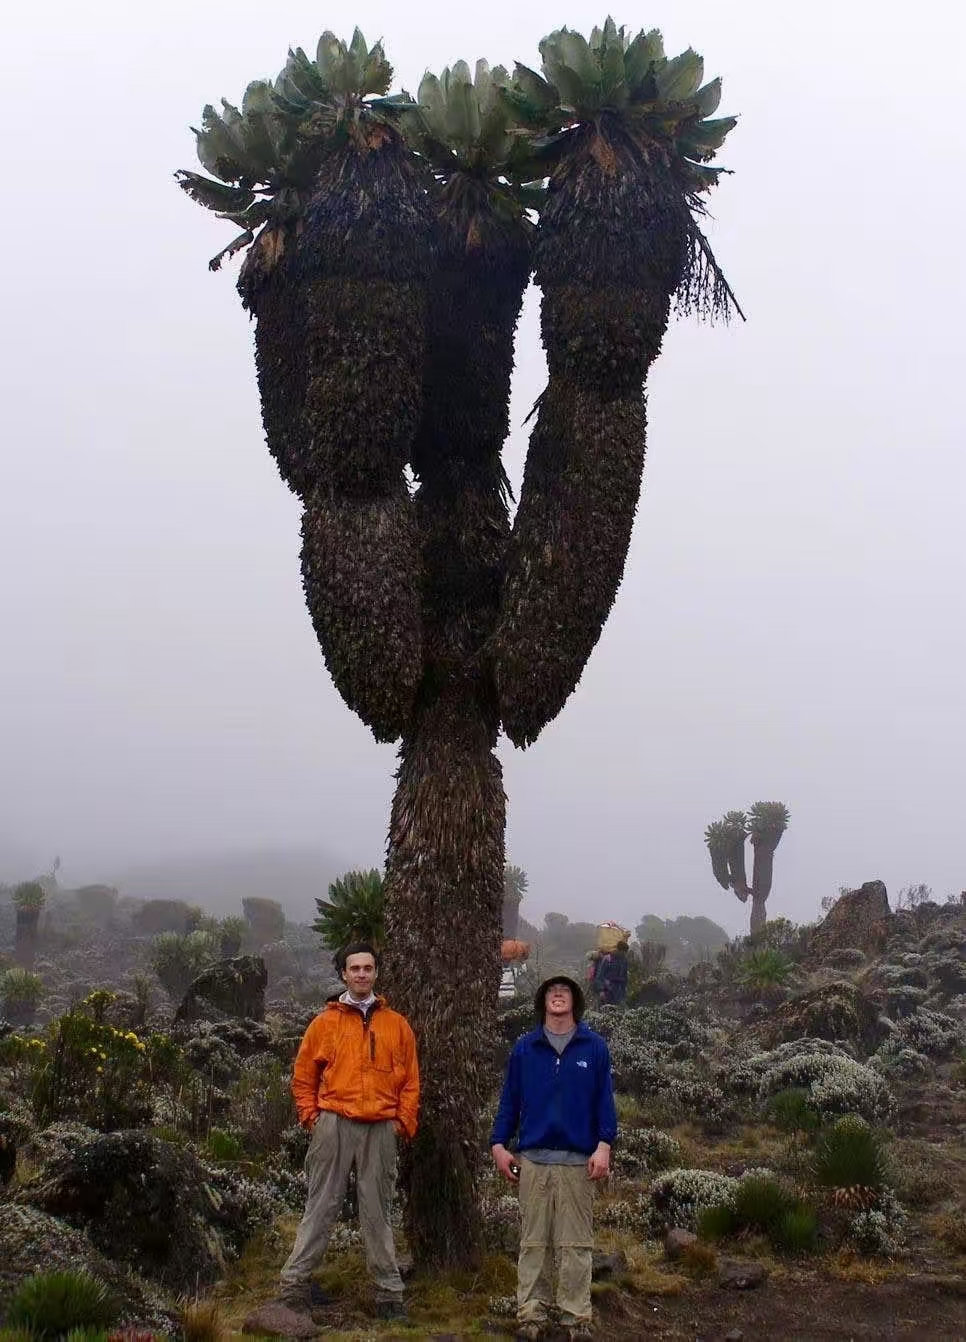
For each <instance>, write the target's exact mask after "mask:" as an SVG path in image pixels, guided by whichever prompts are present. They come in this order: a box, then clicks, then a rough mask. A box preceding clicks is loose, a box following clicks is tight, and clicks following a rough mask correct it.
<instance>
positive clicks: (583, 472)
mask: <svg viewBox="0 0 966 1342" xmlns="http://www.w3.org/2000/svg"><path fill="white" fill-rule="evenodd" d="M541 54H542V57H543V67H542V73H537V72H536V71H534V70H532V69H530V68H529V67H527V66H524V65H517V66H516V67H515V69H514V72H513V73H512V74H510V73H508V71H507V70H505V69H504V68H502V67H500V66H496V67H493V68H492V69H491V68H490V67H489V66H488V65H487V64H486V63H485V62H479V63H478V64H477V65H476V67H475V69H474V70H472V71H471V70H470V68H469V66H467V65H466V64H465V63H464V62H461V61H460V62H457V63H456V64H454V65H453V66H452V67H450V68H448V69H446V70H444V71H443V72H442V73H441V74H440V75H439V76H435V75H427V76H426V77H425V78H424V79H423V80H422V82H421V84H420V85H419V88H418V92H417V97H416V98H410V97H409V96H408V95H405V94H402V95H396V96H392V95H390V94H389V89H390V86H391V77H392V73H391V70H390V68H389V66H388V64H387V61H386V57H385V54H384V52H383V49H382V47H381V46H380V45H378V44H377V45H376V46H374V47H372V48H370V47H369V46H368V45H367V43H366V42H365V40H364V39H363V37H362V35H361V34H360V33H359V32H358V31H356V33H355V35H354V36H353V38H352V41H351V42H350V43H349V44H348V45H346V44H345V43H343V42H340V41H339V40H338V39H336V38H335V37H333V35H332V34H331V33H325V34H323V36H322V38H321V39H320V42H319V44H318V49H317V51H316V53H315V56H314V57H311V56H308V55H306V53H305V52H303V51H302V50H301V49H299V50H296V51H294V52H290V53H289V57H288V60H287V62H286V64H285V67H284V69H283V70H282V71H281V73H280V74H279V75H278V77H277V78H276V79H275V80H274V81H259V82H256V83H255V84H252V85H250V86H249V88H248V90H247V91H246V94H245V97H244V99H243V101H242V104H241V107H240V108H237V109H236V108H234V107H231V106H229V105H227V104H225V105H224V107H223V111H222V112H216V111H215V109H214V108H212V107H208V108H206V109H205V112H204V114H203V118H202V122H201V126H200V127H199V129H198V130H197V131H196V138H197V142H198V153H199V157H200V159H201V162H202V165H203V166H204V167H205V168H206V170H207V173H208V174H209V175H207V176H204V175H202V174H197V173H189V172H182V173H180V174H179V180H180V184H181V185H182V186H183V187H184V189H185V190H186V191H187V192H188V194H189V195H191V196H192V197H193V198H194V199H195V200H197V201H198V202H199V203H200V204H202V205H205V206H207V207H208V208H210V209H213V210H215V211H216V212H217V213H218V214H220V215H221V216H223V217H225V218H227V219H229V220H231V221H233V222H235V223H236V224H237V226H238V227H240V228H241V229H242V230H243V231H242V233H241V234H240V236H239V237H237V238H236V239H235V240H234V242H232V243H231V244H230V245H229V247H228V248H226V250H225V253H221V254H219V256H218V257H216V258H215V260H214V261H213V262H212V265H214V266H217V265H219V264H220V263H221V261H222V260H223V259H224V256H225V255H226V254H233V253H234V252H238V251H246V252H247V254H246V256H245V260H244V263H243V265H242V270H241V275H240V278H239V290H240V292H241V296H242V299H243V302H244V304H245V306H246V307H247V308H248V310H249V311H250V313H251V314H252V315H253V317H254V318H255V356H256V366H257V372H258V383H259V391H260V395H261V402H262V416H263V422H264V427H265V433H266V438H267V441H268V447H269V450H270V451H271V453H272V455H273V456H274V458H275V460H276V462H277V464H278V468H279V471H280V473H281V475H282V477H283V479H284V480H285V482H286V483H287V484H288V485H289V487H290V488H291V489H292V490H294V491H295V493H296V494H297V495H298V496H299V498H300V500H301V502H302V505H303V520H302V536H303V547H302V577H303V584H304V588H305V596H306V603H307V606H308V609H309V612H310V615H311V618H312V621H313V624H314V626H315V630H316V633H317V635H318V639H319V643H320V645H321V648H322V652H323V655H324V657H325V660H326V664H327V666H328V668H329V671H330V673H331V675H332V678H333V681H334V683H335V685H336V687H337V689H338V690H339V693H340V694H341V695H342V697H343V698H344V700H345V701H346V703H347V704H348V705H349V707H350V708H352V709H353V710H354V711H355V712H356V713H357V714H358V715H359V717H360V718H361V719H362V720H363V721H364V722H365V723H366V724H367V725H368V726H369V727H370V728H371V730H372V731H373V733H374V734H375V736H376V738H377V739H378V740H382V741H395V740H400V747H399V768H398V773H397V789H396V795H395V798H394V801H393V806H392V814H391V819H390V828H389V845H388V857H387V866H386V933H387V977H388V979H389V981H390V982H391V985H392V993H393V1001H394V1004H395V1005H397V1006H398V1007H400V1009H402V1010H403V1011H405V1012H406V1013H407V1015H408V1016H409V1017H410V1019H411V1020H412V1022H413V1024H414V1026H415V1028H416V1031H417V1034H418V1037H419V1043H420V1056H421V1067H422V1072H423V1078H424V1091H423V1111H422V1119H421V1125H420V1130H419V1134H418V1136H417V1138H416V1140H415V1143H414V1144H413V1148H412V1150H410V1151H409V1152H408V1153H407V1158H406V1160H405V1162H404V1180H405V1182H406V1184H407V1192H408V1198H407V1211H406V1215H407V1230H408V1234H409V1238H410V1243H411V1245H412V1248H413V1252H414V1255H415V1257H416V1259H417V1261H418V1262H420V1263H421V1264H433V1263H437V1264H460V1263H472V1262H474V1261H476V1260H477V1259H478V1256H479V1252H480V1244H481V1241H480V1224H479V1217H478V1213H477V1210H476V1198H475V1191H476V1180H477V1176H478V1171H479V1158H480V1151H481V1143H480V1137H481V1134H480V1131H479V1122H478V1117H477V1115H478V1114H479V1111H480V1108H481V1104H482V1101H483V1099H484V1096H485V1092H486V1088H487V1086H488V1084H489V1070H488V1058H487V1056H486V1050H485V1048H482V1047H481V1046H480V1041H481V1040H483V1039H486V1038H488V1037H490V1036H491V1033H492V1024H493V1022H492V1019H491V1015H492V1012H493V1010H494V1009H495V1003H496V1000H497V988H498V983H499V976H500V956H499V948H500V930H501V929H500V919H501V906H502V903H503V895H504V879H503V877H504V827H505V797H504V792H503V783H502V775H501V770H500V765H499V762H498V760H497V758H496V755H495V754H494V747H495V745H496V741H497V736H498V734H499V731H500V727H501V724H502V726H503V728H504V730H505V731H506V733H507V734H508V736H509V737H510V738H511V739H512V740H513V741H514V742H515V743H516V744H518V745H527V744H529V743H531V742H532V741H534V740H535V739H536V737H537V736H538V735H539V733H540V731H541V730H542V728H543V727H544V726H545V725H546V724H547V723H548V722H549V721H550V720H551V719H552V718H553V717H554V716H555V715H556V714H557V713H558V712H559V711H560V709H561V708H562V706H563V704H564V702H565V701H566V699H567V697H568V696H569V694H570V693H571V692H572V690H573V689H574V687H575V685H576V684H577V681H578V680H579V678H580V675H581V672H582V670H583V667H584V665H585V663H586V660H587V658H588V656H589V654H590V652H591V651H592V649H593V647H594V645H595V643H596V642H597V639H598V637H599V635H600V632H601V628H602V627H603V624H604V621H605V620H606V617H607V614H608V612H609V610H610V607H611V605H612V603H613V600H614V597H615V594H616V591H617V588H618V585H619V583H620V580H621V576H622V572H623V566H624V561H625V556H626V552H627V546H628V542H629V538H630V530H631V525H632V522H633V517H634V512H635V509H636V504H637V498H638V493H639V489H640V481H641V471H642V467H643V460H644V429H645V421H644V394H643V382H644V378H645V376H646V374H647V370H648V368H649V366H650V364H651V362H652V361H653V359H654V358H655V356H656V355H657V353H658V350H659V348H660V344H661V339H662V337H663V333H664V330H665V327H666V324H667V321H668V316H669V313H670V311H671V308H672V305H673V304H674V303H677V304H678V305H679V306H681V307H682V308H684V309H692V310H697V311H698V312H700V313H705V314H708V313H711V312H713V311H718V312H722V313H725V314H727V311H728V309H729V307H730V306H732V305H733V301H732V299H731V295H730V291H729V290H728V288H727V286H726V284H725V283H724V280H723V279H722V277H721V274H720V272H719V270H718V268H717V266H716V264H715V262H714V259H713V257H712V256H711V252H710V249H709V247H708V244H707V241H706V239H705V237H704V235H703V233H702V232H701V229H700V227H699V221H700V218H701V215H702V212H703V206H702V201H703V198H704V194H705V192H706V191H707V190H708V189H709V188H710V187H712V186H713V185H714V184H715V183H716V181H717V179H718V174H719V172H720V169H718V168H715V167H712V166H710V160H711V159H712V158H713V157H714V154H715V152H716V150H717V149H718V148H719V147H720V145H721V143H722V142H723V140H724V137H725V135H726V134H727V133H728V131H729V130H730V129H731V127H732V126H733V124H734V122H733V119H731V118H725V119H718V120H715V119H712V115H711V114H712V113H713V112H714V111H715V108H716V105H717V102H718V98H719V96H720V84H719V82H718V81H717V80H713V81H711V82H710V83H703V82H702V81H703V66H702V61H701V58H700V57H699V56H697V55H695V53H694V52H692V51H687V52H685V53H684V54H683V55H681V56H677V57H673V58H670V59H669V58H668V57H666V55H665V53H664V50H663V46H662V43H661V39H660V35H659V34H657V33H656V32H650V33H640V34H638V35H637V36H636V37H633V38H632V37H631V35H630V34H629V33H627V32H625V30H624V29H620V28H617V27H616V25H615V24H614V23H613V22H612V21H611V20H608V21H607V23H606V24H605V25H604V27H603V28H602V29H595V30H594V32H593V34H592V35H591V37H590V39H589V40H587V39H585V38H584V37H582V36H580V35H579V34H577V33H571V32H568V31H567V30H566V29H562V30H560V31H559V32H556V33H553V34H552V35H551V36H550V37H548V38H547V39H545V41H544V42H543V43H542V44H541ZM534 273H535V274H536V279H537V282H538V284H539V285H540V288H541V292H542V301H543V309H542V331H543V342H544V345H545V348H546V351H547V358H548V364H549V380H548V383H547V387H546V389H545V391H544V392H543V394H542V396H541V397H540V401H539V405H538V408H537V413H536V423H535V425H534V429H533V434H532V437H531V442H530V448H529V454H528V458H527V465H526V471H525V477H524V484H523V491H522V495H521V499H520V504H519V508H518V510H517V513H516V518H515V520H514V522H513V525H512V527H511V522H510V512H509V507H508V492H509V491H508V486H507V481H506V476H505V474H504V470H503V465H502V460H501V453H502V449H503V445H504V440H505V438H506V434H507V430H508V405H509V393H510V377H511V373H512V369H513V359H514V350H513V340H514V331H515V328H516V323H517V319H518V316H519V312H520V307H521V303H522V300H523V295H524V292H525V290H526V287H527V284H528V283H529V281H530V278H531V275H532V274H534ZM456 1059H458V1060H459V1061H458V1065H456V1064H454V1060H456ZM414 1169H422V1170H423V1171H424V1172H425V1171H427V1170H432V1178H427V1177H423V1178H421V1179H413V1178H411V1177H409V1175H410V1173H411V1171H412V1170H414Z"/></svg>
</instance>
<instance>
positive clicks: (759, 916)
mask: <svg viewBox="0 0 966 1342" xmlns="http://www.w3.org/2000/svg"><path fill="white" fill-rule="evenodd" d="M779 837H780V836H779ZM751 843H752V847H753V848H754V850H755V863H754V868H753V873H752V877H751V935H752V936H755V935H756V933H758V932H760V931H761V930H762V928H763V927H764V926H765V922H766V918H767V915H766V913H765V904H766V902H767V900H768V896H769V895H770V894H771V881H772V873H773V872H774V869H775V849H776V848H777V847H778V839H775V840H774V842H772V841H771V840H769V839H763V838H757V839H756V838H755V837H754V836H752V840H751Z"/></svg>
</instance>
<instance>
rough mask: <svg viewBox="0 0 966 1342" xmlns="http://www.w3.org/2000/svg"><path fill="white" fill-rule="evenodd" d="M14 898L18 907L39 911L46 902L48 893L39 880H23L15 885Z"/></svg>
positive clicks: (15, 905)
mask: <svg viewBox="0 0 966 1342" xmlns="http://www.w3.org/2000/svg"><path fill="white" fill-rule="evenodd" d="M12 899H13V903H14V907H15V908H17V909H23V910H24V911H27V910H30V911H39V910H40V909H42V908H43V907H44V905H45V904H46V902H47V895H46V894H45V892H44V887H43V886H42V885H41V884H40V882H39V881H21V882H20V884H19V885H18V886H15V887H14V891H13V896H12Z"/></svg>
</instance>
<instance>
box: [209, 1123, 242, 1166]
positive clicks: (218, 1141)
mask: <svg viewBox="0 0 966 1342" xmlns="http://www.w3.org/2000/svg"><path fill="white" fill-rule="evenodd" d="M206 1145H207V1148H208V1155H209V1156H210V1157H211V1159H212V1160H221V1161H234V1160H241V1159H242V1158H243V1156H244V1154H245V1148H244V1146H243V1144H242V1140H241V1138H240V1137H239V1136H238V1135H237V1134H236V1133H234V1132H226V1131H225V1129H224V1128H212V1129H211V1131H210V1132H209V1133H208V1141H207V1143H206Z"/></svg>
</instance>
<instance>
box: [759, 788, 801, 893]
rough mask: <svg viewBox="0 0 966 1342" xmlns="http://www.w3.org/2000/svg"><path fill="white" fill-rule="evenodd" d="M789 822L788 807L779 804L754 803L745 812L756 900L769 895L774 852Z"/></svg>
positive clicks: (773, 802)
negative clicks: (751, 852)
mask: <svg viewBox="0 0 966 1342" xmlns="http://www.w3.org/2000/svg"><path fill="white" fill-rule="evenodd" d="M790 819H791V815H790V813H789V810H788V807H787V806H786V805H785V803H784V802H780V801H756V802H755V804H754V806H752V808H751V810H750V811H749V812H748V835H749V837H750V839H751V846H752V848H753V849H754V850H755V866H754V874H753V876H752V887H753V889H754V893H755V897H756V899H767V898H768V895H769V894H770V892H771V883H772V874H773V870H774V862H775V849H776V848H777V847H778V845H779V843H780V842H781V837H782V835H783V834H784V833H785V830H786V829H787V828H788V822H789V820H790Z"/></svg>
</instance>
